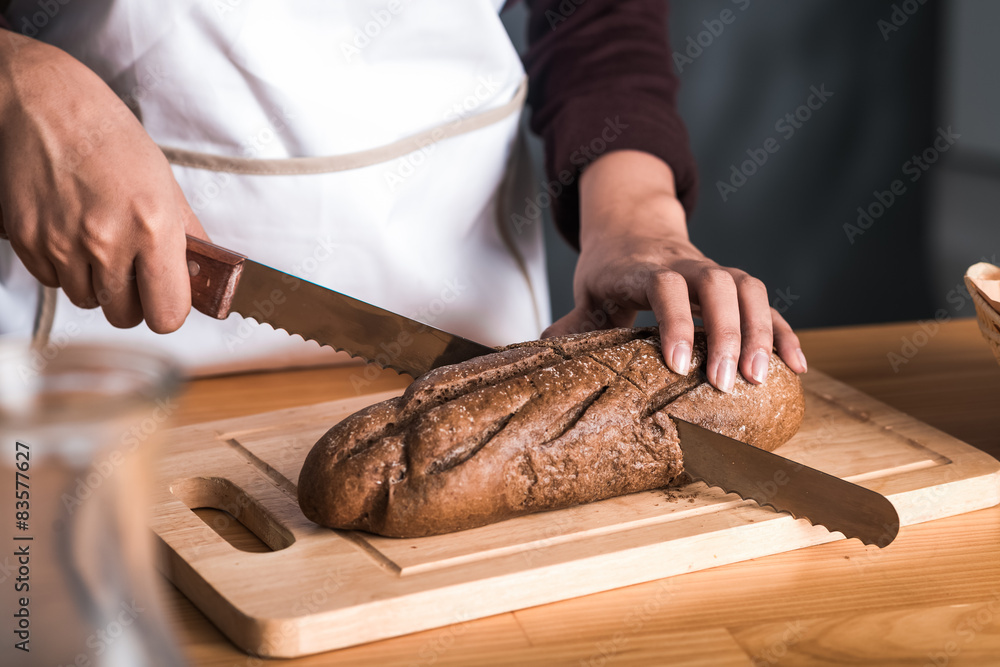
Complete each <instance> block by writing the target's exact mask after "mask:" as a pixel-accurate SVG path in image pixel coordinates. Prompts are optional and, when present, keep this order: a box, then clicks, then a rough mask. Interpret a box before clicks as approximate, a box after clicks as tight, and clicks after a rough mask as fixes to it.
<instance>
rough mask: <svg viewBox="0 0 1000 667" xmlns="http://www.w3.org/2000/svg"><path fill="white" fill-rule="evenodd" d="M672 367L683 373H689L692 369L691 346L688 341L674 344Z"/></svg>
mask: <svg viewBox="0 0 1000 667" xmlns="http://www.w3.org/2000/svg"><path fill="white" fill-rule="evenodd" d="M670 369H671V370H672V371H673V372H675V373H679V374H681V375H687V374H688V371H689V370H691V346H690V345H688V344H687V342H681V343H677V345H674V351H673V352H671V353H670Z"/></svg>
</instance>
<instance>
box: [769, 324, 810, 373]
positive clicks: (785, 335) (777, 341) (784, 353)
mask: <svg viewBox="0 0 1000 667" xmlns="http://www.w3.org/2000/svg"><path fill="white" fill-rule="evenodd" d="M771 326H772V327H773V328H774V346H775V348H777V350H778V356H779V357H781V358H782V360H783V361H784V362H785V363H786V364H788V367H789V368H791V369H792V370H793V371H795V372H796V373H805V372H806V371H807V370H809V366H808V364H806V355H805V354H803V353H802V344H801V343H799V337H798V336H796V335H795V332H794V331H792V327H791V326H789V324H788V322H786V321H785V318H784V317H782V316H781V315H780V314H779V313H778V311H776V310H774V309H773V308H772V309H771Z"/></svg>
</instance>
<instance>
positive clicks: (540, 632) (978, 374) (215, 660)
mask: <svg viewBox="0 0 1000 667" xmlns="http://www.w3.org/2000/svg"><path fill="white" fill-rule="evenodd" d="M799 333H800V337H801V340H802V343H803V348H804V350H805V352H806V356H807V357H808V359H809V365H810V368H818V369H822V370H823V371H825V372H826V373H828V374H830V375H832V376H833V377H835V378H837V379H839V380H841V381H843V382H846V383H848V384H850V385H853V386H854V387H856V388H858V389H860V390H861V391H864V392H866V393H868V394H871V395H872V396H874V397H876V398H878V399H880V400H882V401H884V402H886V403H888V404H890V405H892V406H894V407H896V408H897V409H899V410H902V411H904V412H907V413H909V414H911V415H914V416H915V417H917V418H918V419H921V420H922V421H925V422H927V423H929V424H931V425H933V426H935V427H937V428H939V429H941V430H943V431H946V432H947V433H950V434H952V435H954V436H956V437H958V438H959V439H961V440H964V441H965V442H968V443H970V444H972V445H975V446H976V447H979V448H980V449H983V450H985V451H987V452H989V453H990V454H992V455H993V456H996V457H998V458H1000V366H998V365H997V363H996V361H995V360H994V359H993V357H992V355H991V354H990V352H989V349H988V347H987V345H986V343H985V341H984V340H982V338H981V337H980V335H979V331H978V329H977V328H976V324H975V321H974V320H964V319H963V320H952V321H949V322H945V323H942V324H940V325H937V326H936V328H935V326H934V325H927V324H925V325H923V326H921V324H919V323H902V324H891V325H876V326H863V327H845V328H837V329H821V330H813V331H802V332H799ZM894 355H895V356H894ZM894 365H895V368H894V367H893V366H894ZM350 372H351V371H350V370H345V369H320V370H305V371H296V372H286V373H270V374H260V375H250V376H239V377H228V378H215V379H208V380H200V381H196V382H194V383H192V384H191V385H190V386H189V387H188V389H187V391H186V392H185V394H184V395H183V396H182V399H181V407H180V409H179V410H178V412H177V414H176V423H177V424H178V425H180V424H190V423H196V422H201V421H208V420H213V419H222V418H226V417H237V416H241V415H249V414H255V413H258V412H264V411H268V410H277V409H281V408H286V407H292V406H297V405H307V404H312V403H318V402H322V401H325V400H332V399H335V398H341V397H345V396H353V395H355V393H354V390H353V389H352V388H351V386H350V384H349V383H348V380H347V378H348V376H349V374H350ZM405 384H406V380H405V379H404V378H401V377H399V376H397V375H396V374H395V373H393V372H391V371H389V372H385V373H383V374H382V375H381V376H380V377H379V378H378V379H377V380H376V381H375V382H373V383H372V385H371V386H370V387H369V389H370V390H371V392H376V391H382V390H386V389H391V388H393V387H401V386H403V385H405ZM234 539H239V537H238V536H235V537H234ZM165 602H166V605H167V609H168V613H169V616H170V617H171V618H172V620H173V621H174V623H175V626H176V628H175V630H176V633H177V636H178V638H179V641H180V642H181V644H182V646H183V647H184V651H185V653H186V655H187V656H188V658H189V659H190V661H191V662H192V663H193V664H197V665H213V666H220V667H221V666H223V665H225V666H226V667H238V666H246V665H264V664H267V665H274V666H275V667H277V666H278V665H286V664H287V665H331V664H336V665H338V666H348V665H402V666H414V667H415V666H421V667H422V666H428V667H429V666H430V665H436V666H445V665H463V666H464V665H536V664H537V665H562V664H565V665H581V666H585V665H586V666H593V667H602V666H605V665H705V666H706V667H724V666H727V665H743V666H747V665H752V666H754V667H757V666H763V665H782V666H793V665H844V664H859V665H901V666H902V665H907V666H910V665H916V666H928V667H930V666H933V667H944V666H945V665H949V666H961V665H989V666H990V667H994V666H997V665H1000V507H995V508H991V509H987V510H981V511H978V512H973V513H969V514H964V515H961V516H957V517H952V518H948V519H942V520H938V521H933V522H930V523H925V524H922V525H918V526H911V527H906V528H904V529H903V530H902V531H901V533H900V535H899V537H898V539H897V540H896V542H895V543H893V544H892V545H891V546H890V547H889V548H887V549H884V550H879V549H877V548H875V547H866V546H864V545H863V544H861V543H860V542H859V541H857V540H842V541H839V542H834V543H831V544H824V545H820V546H816V547H810V548H808V549H801V550H798V551H794V552H789V553H784V554H779V555H775V556H769V557H767V558H761V559H758V560H754V561H747V562H743V563H736V564H733V565H727V566H723V567H718V568H715V569H712V570H705V571H700V572H694V573H691V574H686V575H681V576H677V577H672V578H670V579H665V580H661V581H654V582H650V583H647V584H641V585H637V586H631V587H628V588H623V589H619V590H614V591H608V592H605V593H599V594H596V595H590V596H587V597H583V598H576V599H572V600H566V601H564V602H558V603H554V604H549V605H545V606H542V607H534V608H530V609H524V610H521V611H516V612H512V613H507V614H501V615H499V616H493V617H490V618H485V619H480V620H475V621H469V622H466V623H462V624H459V625H454V626H449V627H445V628H439V629H437V630H431V631H427V632H422V633H418V634H414V635H408V636H405V637H399V638H396V639H389V640H385V641H381V642H377V643H374V644H367V645H363V646H357V647H354V648H349V649H344V650H340V651H335V652H331V653H326V654H320V655H315V656H310V657H306V658H300V659H297V660H288V661H272V660H267V661H264V660H261V659H258V658H256V657H253V656H247V655H246V654H244V653H242V652H240V651H239V650H238V649H236V648H235V647H234V646H233V645H232V644H230V643H229V642H228V641H227V640H226V639H225V637H223V636H222V635H221V634H220V633H219V631H218V630H216V629H215V627H214V626H213V625H212V624H211V623H210V622H209V621H208V620H207V619H206V618H205V617H204V616H203V615H202V614H201V613H200V612H199V611H198V610H197V609H195V608H194V607H193V606H192V605H191V603H190V602H188V601H187V599H186V598H184V597H183V596H182V595H181V594H180V593H179V592H178V591H176V590H175V589H172V588H171V589H169V590H168V591H167V592H166V600H165ZM372 622H373V623H377V622H378V619H377V618H373V619H372Z"/></svg>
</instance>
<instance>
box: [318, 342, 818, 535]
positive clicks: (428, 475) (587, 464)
mask: <svg viewBox="0 0 1000 667" xmlns="http://www.w3.org/2000/svg"><path fill="white" fill-rule="evenodd" d="M705 356H706V346H705V336H704V334H703V333H701V332H698V333H697V334H696V335H695V345H694V350H693V354H692V364H691V366H692V371H691V372H690V373H688V375H686V376H683V375H679V374H677V373H674V372H672V371H671V370H670V369H669V368H668V367H667V365H666V364H665V363H664V361H663V355H662V352H661V350H660V342H659V337H658V333H657V330H656V329H655V328H638V329H629V328H625V329H611V330H605V331H595V332H589V333H583V334H574V335H570V336H563V337H559V338H550V339H546V340H541V341H531V342H527V343H518V344H516V345H512V346H509V347H507V348H504V349H502V350H501V351H498V352H497V353H495V354H489V355H485V356H482V357H477V358H475V359H470V360H468V361H465V362H462V363H459V364H454V365H451V366H444V367H441V368H437V369H434V370H432V371H430V372H428V373H425V374H424V375H422V376H420V377H419V378H417V379H416V380H415V381H414V382H413V383H412V384H411V385H410V386H409V387H408V388H407V389H406V391H405V392H404V394H403V395H402V396H400V397H398V398H392V399H389V400H387V401H383V402H381V403H377V404H375V405H372V406H370V407H368V408H366V409H364V410H361V411H359V412H357V413H355V414H353V415H351V416H349V417H347V418H346V419H344V420H343V421H341V422H340V423H338V424H337V425H335V426H334V427H333V428H331V429H330V430H329V431H328V432H327V433H326V434H325V435H324V436H323V437H322V438H321V439H320V440H319V442H317V443H316V445H315V446H314V447H313V449H312V450H311V451H310V452H309V455H308V456H307V457H306V460H305V463H304V464H303V467H302V472H301V473H300V475H299V481H298V494H299V505H300V507H301V508H302V511H303V513H304V514H305V515H306V517H307V518H309V519H310V520H312V521H314V522H316V523H318V524H321V525H324V526H328V527H331V528H342V529H360V530H366V531H369V532H372V533H378V534H380V535H385V536H390V537H420V536H425V535H435V534H439V533H447V532H453V531H458V530H464V529H467V528H473V527H476V526H482V525H485V524H488V523H493V522H495V521H501V520H503V519H508V518H512V517H515V516H520V515H523V514H528V513H531V512H538V511H542V510H552V509H559V508H563V507H569V506H571V505H578V504H581V503H586V502H591V501H594V500H601V499H604V498H611V497H613V496H619V495H624V494H627V493H634V492H637V491H645V490H649V489H655V488H660V487H663V486H666V485H668V484H669V483H670V482H672V481H674V480H675V479H676V478H677V477H678V475H680V474H681V472H682V471H683V460H682V459H683V457H682V454H681V449H680V445H679V442H678V436H677V430H676V427H675V426H674V422H673V420H672V417H676V418H680V419H684V420H686V421H690V422H692V423H695V424H698V425H700V426H703V427H705V428H708V429H710V430H713V431H716V432H718V433H722V434H724V435H728V436H730V437H732V438H736V439H737V440H741V441H743V442H746V443H749V444H751V445H754V446H755V447H760V448H762V449H766V450H772V449H774V448H775V447H778V446H779V445H781V444H783V443H784V442H786V441H787V440H788V439H790V438H791V437H792V436H793V435H794V434H795V433H796V431H797V430H798V428H799V425H800V424H801V422H802V416H803V413H804V401H803V396H802V386H801V384H800V383H799V379H798V376H796V375H795V373H793V372H792V371H791V370H790V369H789V368H788V367H787V366H785V364H784V363H783V362H782V361H781V360H780V359H779V358H778V357H777V355H773V354H772V355H771V362H770V368H769V371H768V376H767V381H766V382H765V383H764V384H763V385H752V384H750V383H748V382H747V381H746V380H744V379H743V378H742V377H740V376H737V379H736V386H735V388H734V389H733V392H732V393H731V394H726V393H723V392H721V391H719V390H717V389H715V388H714V387H712V386H711V385H710V384H709V383H708V381H707V379H706V377H705V372H704V365H705Z"/></svg>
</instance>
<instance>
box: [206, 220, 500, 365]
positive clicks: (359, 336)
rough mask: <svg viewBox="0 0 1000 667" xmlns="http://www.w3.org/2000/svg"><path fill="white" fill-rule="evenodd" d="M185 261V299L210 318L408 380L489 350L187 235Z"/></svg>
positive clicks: (490, 350)
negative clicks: (257, 328) (232, 320)
mask: <svg viewBox="0 0 1000 667" xmlns="http://www.w3.org/2000/svg"><path fill="white" fill-rule="evenodd" d="M187 261H188V273H189V274H190V276H191V304H192V306H194V308H195V309H196V310H198V311H200V312H202V313H204V314H206V315H208V316H210V317H214V318H216V319H220V320H224V319H226V318H227V317H229V315H230V314H231V313H239V314H240V315H242V316H243V317H249V318H252V319H254V320H256V321H258V322H261V323H267V324H269V325H271V326H272V327H274V328H275V329H284V330H285V331H287V332H288V333H290V334H298V335H300V336H302V338H304V339H307V340H314V341H316V342H317V343H319V344H320V345H328V346H330V347H332V348H334V349H336V350H341V351H345V352H348V353H349V354H351V355H352V356H358V357H362V358H363V359H364V360H365V361H368V362H370V363H375V364H378V365H379V366H382V367H383V368H392V369H393V370H396V371H398V372H400V373H409V374H410V375H412V376H413V377H417V376H418V375H422V374H423V373H426V372H427V371H429V370H431V369H432V368H437V367H438V366H445V365H448V364H455V363H458V362H460V361H465V360H466V359H471V358H472V357H478V356H482V355H484V354H490V353H491V352H496V350H495V349H494V348H492V347H489V346H486V345H482V344H480V343H476V342H474V341H471V340H468V339H467V338H462V337H461V336H456V335H455V334H450V333H448V332H446V331H441V330H440V329H436V328H434V327H432V326H430V325H428V324H424V323H422V322H418V321H416V320H413V319H410V318H409V317H404V316H403V315H398V314H396V313H393V312H390V311H388V310H384V309H382V308H379V307H378V306H373V305H372V304H370V303H365V302H364V301H360V300H358V299H355V298H352V297H349V296H347V295H346V294H341V293H340V292H335V291H333V290H330V289H327V288H325V287H321V286H320V285H317V284H315V283H311V282H309V281H307V280H303V279H301V278H297V277H295V276H293V275H290V274H288V273H284V272H283V271H278V270H277V269H272V268H271V267H269V266H265V265H263V264H259V263H257V262H255V261H253V260H251V259H248V258H247V257H246V256H245V255H241V254H239V253H237V252H233V251H232V250H227V249H225V248H222V247H220V246H217V245H213V244H211V243H207V242H205V241H202V240H200V239H196V238H194V237H192V236H188V237H187Z"/></svg>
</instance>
